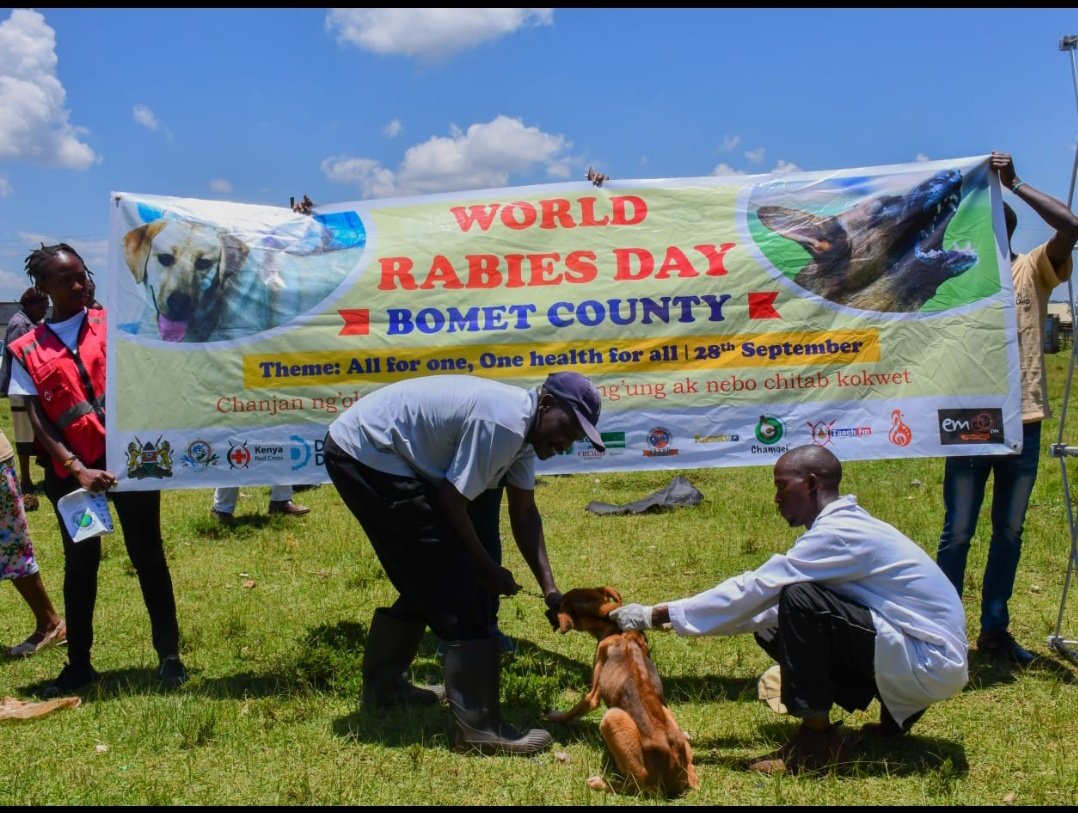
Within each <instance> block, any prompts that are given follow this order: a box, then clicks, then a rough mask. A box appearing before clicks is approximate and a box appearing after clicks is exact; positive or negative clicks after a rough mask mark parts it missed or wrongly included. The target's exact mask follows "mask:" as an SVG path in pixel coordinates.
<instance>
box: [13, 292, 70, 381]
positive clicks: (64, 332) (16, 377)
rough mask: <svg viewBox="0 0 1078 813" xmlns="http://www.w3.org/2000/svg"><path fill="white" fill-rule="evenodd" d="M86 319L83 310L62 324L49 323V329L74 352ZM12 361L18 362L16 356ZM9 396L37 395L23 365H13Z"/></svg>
mask: <svg viewBox="0 0 1078 813" xmlns="http://www.w3.org/2000/svg"><path fill="white" fill-rule="evenodd" d="M85 318H86V311H85V310H83V311H82V313H76V314H75V315H74V316H72V317H71V318H70V319H65V320H64V321H62V322H49V323H48V329H49V330H51V331H52V332H53V333H55V334H56V338H58V339H59V340H60V341H62V342H63V343H64V344H66V345H67V346H68V347H69V348H71V349H72V350H74V349H75V346H76V345H77V344H78V343H79V328H81V327H82V320H83V319H85ZM12 360H13V361H15V362H18V359H17V358H16V357H15V356H12ZM8 394H9V395H37V385H35V384H34V380H33V379H32V378H30V374H29V373H28V372H26V368H25V367H23V366H22V364H21V363H15V364H12V365H11V384H10V385H9V386H8Z"/></svg>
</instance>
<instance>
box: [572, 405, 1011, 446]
mask: <svg viewBox="0 0 1078 813" xmlns="http://www.w3.org/2000/svg"><path fill="white" fill-rule="evenodd" d="M936 416H937V423H938V431H939V440H940V444H941V445H943V446H954V445H963V444H966V445H968V444H980V443H999V444H1002V443H1003V442H1004V438H1003V410H1001V409H997V408H994V407H988V408H983V409H940V410H937V411H936ZM837 422H838V421H837V420H818V421H805V425H804V426H803V427H800V428H801V429H803V430H804V431H805V432H806V433H807V435H808V438H807V439H806V442H807V440H809V439H810V440H811V441H812V443H815V444H816V445H818V446H828V445H830V444H832V443H833V442H835V441H836V440H838V441H842V440H860V439H864V438H868V437H872V436H873V435H874V434H879V433H880V432H881V431H885V432H886V436H887V440H888V442H889V443H891V444H892V445H894V446H909V445H910V443H912V442H913V429H912V428H911V427H910V426H909V425H908V424H907V423H906V422H905V421H904V420H903V415H902V410H900V409H895V410H892V411H891V419H890V425H889V426H887V427H883V426H882V425H881V426H878V427H875V428H873V427H872V426H836V425H835V424H836V423H837ZM601 434H602V437H603V443H605V444H606V454H624V453H625V451H626V443H625V433H624V432H602V433H601ZM792 438H794V432H793V431H792V430H791V428H790V427H788V426H787V424H786V422H785V421H783V420H782V418H780V417H778V416H776V415H761V416H760V419H759V420H758V421H757V422H756V425H755V426H754V427H753V429H752V435H751V436H750V435H749V434H748V432H747V431H746V432H717V433H714V434H706V435H701V434H694V435H692V436H691V438H690V440H691V443H692V444H693V445H694V446H695V445H699V444H704V443H738V444H740V443H743V442H744V443H747V444H748V452H749V453H750V454H754V455H780V454H782V453H784V452H786V451H788V450H789V448H790V446H789V441H790V440H791V439H792ZM784 440H785V441H787V442H786V443H783V441H784ZM646 444H647V446H646V448H644V449H643V450H642V453H643V455H644V457H669V456H671V455H676V454H678V451H679V449H678V447H677V445H676V444H675V443H674V433H673V432H672V431H671V430H670V429H668V428H667V427H665V426H656V427H654V428H652V429H651V431H649V432H648V433H647V437H646ZM581 446H584V447H586V448H577V449H575V450H574V451H575V454H577V455H578V456H580V457H599V456H601V455H602V454H603V453H602V452H597V451H595V450H594V449H592V448H591V447H590V446H589V445H588V444H586V443H585V444H581ZM574 451H571V452H569V453H570V454H572V453H574Z"/></svg>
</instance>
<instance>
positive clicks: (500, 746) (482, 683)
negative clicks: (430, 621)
mask: <svg viewBox="0 0 1078 813" xmlns="http://www.w3.org/2000/svg"><path fill="white" fill-rule="evenodd" d="M500 655H501V653H500V652H499V649H498V641H497V640H496V639H494V638H479V639H477V640H474V641H450V642H449V643H448V644H447V646H446V653H445V691H446V698H447V699H448V700H449V709H450V710H451V711H452V712H453V719H454V721H455V722H456V724H457V747H458V748H459V749H461V750H473V749H475V750H479V751H482V752H484V753H496V754H497V753H500V754H524V755H528V754H535V753H538V752H539V751H542V750H544V749H546V748H549V747H550V743H551V739H550V734H549V733H548V732H546V731H544V730H543V729H541V728H532V729H530V730H528V731H527V732H523V731H520V730H519V729H517V728H515V727H514V726H511V725H509V723H506V722H504V721H503V720H502V716H501V710H500V709H501V706H500V701H499V698H498V691H499V688H500V683H501V663H500V662H499V659H500Z"/></svg>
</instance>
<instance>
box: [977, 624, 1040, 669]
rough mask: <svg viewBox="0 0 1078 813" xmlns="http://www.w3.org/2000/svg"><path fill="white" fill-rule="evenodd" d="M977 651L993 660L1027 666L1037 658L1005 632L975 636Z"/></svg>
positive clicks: (993, 631)
mask: <svg viewBox="0 0 1078 813" xmlns="http://www.w3.org/2000/svg"><path fill="white" fill-rule="evenodd" d="M977 651H978V652H984V653H985V654H987V655H991V656H992V657H994V658H1000V659H1002V660H1006V661H1010V662H1011V663H1016V664H1018V665H1019V666H1029V665H1030V664H1031V663H1033V661H1035V660H1036V659H1037V656H1036V655H1034V654H1033V653H1032V652H1030V651H1029V650H1028V649H1026V648H1025V647H1023V646H1021V645H1020V644H1019V643H1018V642H1017V641H1016V640H1014V636H1013V635H1011V634H1010V633H1009V632H1007V630H984V631H982V632H981V634H980V635H978V636H977Z"/></svg>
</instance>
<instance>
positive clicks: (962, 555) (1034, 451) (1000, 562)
mask: <svg viewBox="0 0 1078 813" xmlns="http://www.w3.org/2000/svg"><path fill="white" fill-rule="evenodd" d="M1040 452H1041V422H1040V421H1036V422H1034V423H1027V424H1024V425H1023V427H1022V453H1021V454H1017V455H998V456H997V455H991V456H976V457H949V458H947V464H946V468H945V469H944V475H943V505H944V511H945V513H944V519H943V533H942V534H940V541H939V549H938V550H937V551H936V562H937V563H938V564H939V566H940V569H941V570H943V572H944V573H945V574H946V576H947V578H948V579H950V580H951V584H953V585H954V586H955V589H956V590H958V595H960V596H961V595H962V583H963V581H964V579H965V576H966V557H967V556H968V555H969V544H970V540H971V539H972V538H973V534H974V532H975V531H976V530H977V517H978V515H979V514H980V511H981V504H982V503H983V502H984V490H985V484H986V483H987V481H988V475H989V474H994V475H995V483H994V485H993V487H992V540H991V542H989V545H988V563H987V564H986V565H985V569H984V583H983V586H982V588H981V631H982V632H987V631H992V630H1005V629H1007V626H1008V625H1009V624H1010V620H1011V619H1010V615H1009V614H1008V612H1007V601H1008V600H1009V599H1010V597H1011V592H1012V591H1013V590H1014V577H1015V574H1016V573H1017V571H1018V559H1019V558H1020V557H1021V555H1022V526H1023V525H1024V524H1025V521H1026V508H1027V507H1028V506H1029V497H1030V495H1031V494H1032V493H1033V484H1034V483H1036V482H1037V466H1038V463H1039V462H1040Z"/></svg>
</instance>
